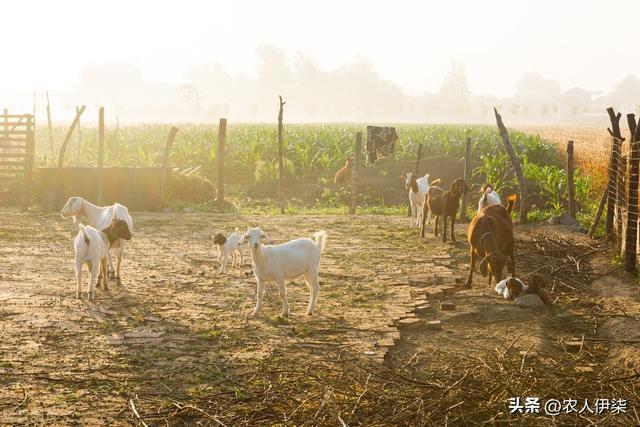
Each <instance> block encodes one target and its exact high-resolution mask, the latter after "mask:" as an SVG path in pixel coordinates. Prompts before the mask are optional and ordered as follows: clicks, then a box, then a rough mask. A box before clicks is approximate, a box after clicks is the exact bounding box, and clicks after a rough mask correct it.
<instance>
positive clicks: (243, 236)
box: [240, 234, 249, 243]
mask: <svg viewBox="0 0 640 427" xmlns="http://www.w3.org/2000/svg"><path fill="white" fill-rule="evenodd" d="M248 238H249V236H247V235H246V234H243V235H242V236H241V237H240V243H246V242H247V239H248Z"/></svg>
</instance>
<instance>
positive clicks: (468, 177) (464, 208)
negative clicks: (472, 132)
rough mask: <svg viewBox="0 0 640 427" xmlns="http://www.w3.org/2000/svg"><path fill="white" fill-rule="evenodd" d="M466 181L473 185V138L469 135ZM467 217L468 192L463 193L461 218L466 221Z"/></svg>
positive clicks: (465, 158)
mask: <svg viewBox="0 0 640 427" xmlns="http://www.w3.org/2000/svg"><path fill="white" fill-rule="evenodd" d="M464 182H466V183H467V185H469V186H470V185H471V138H470V137H467V140H466V142H465V150H464ZM467 219H468V218H467V192H465V193H464V194H463V195H462V206H460V220H461V221H466V220H467Z"/></svg>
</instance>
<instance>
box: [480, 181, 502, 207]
mask: <svg viewBox="0 0 640 427" xmlns="http://www.w3.org/2000/svg"><path fill="white" fill-rule="evenodd" d="M480 194H482V196H480V200H478V213H479V212H480V211H481V210H482V209H483V208H486V207H487V206H491V205H499V204H500V203H502V201H501V200H500V196H499V195H498V193H496V192H495V191H493V185H491V184H483V185H482V188H480Z"/></svg>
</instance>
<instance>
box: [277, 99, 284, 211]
mask: <svg viewBox="0 0 640 427" xmlns="http://www.w3.org/2000/svg"><path fill="white" fill-rule="evenodd" d="M278 98H280V108H279V110H278V197H279V198H280V214H284V212H285V206H284V159H283V156H284V128H283V126H282V114H283V107H284V104H286V102H284V101H282V96H280V95H278Z"/></svg>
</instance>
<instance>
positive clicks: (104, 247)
mask: <svg viewBox="0 0 640 427" xmlns="http://www.w3.org/2000/svg"><path fill="white" fill-rule="evenodd" d="M78 227H79V229H80V231H78V235H77V236H76V238H75V239H74V241H73V248H74V251H75V261H76V263H75V270H76V281H77V284H78V288H77V289H76V298H80V292H81V291H82V265H83V264H85V263H86V264H88V265H89V273H90V276H89V290H88V292H87V295H88V299H89V300H93V299H94V297H95V286H96V282H97V281H98V280H99V279H100V278H99V276H101V277H102V281H103V283H104V286H105V289H108V285H107V254H108V253H109V240H108V239H107V236H106V235H105V234H104V233H101V232H100V231H98V230H96V229H95V228H93V227H92V226H90V225H86V226H85V225H82V224H79V225H78Z"/></svg>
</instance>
